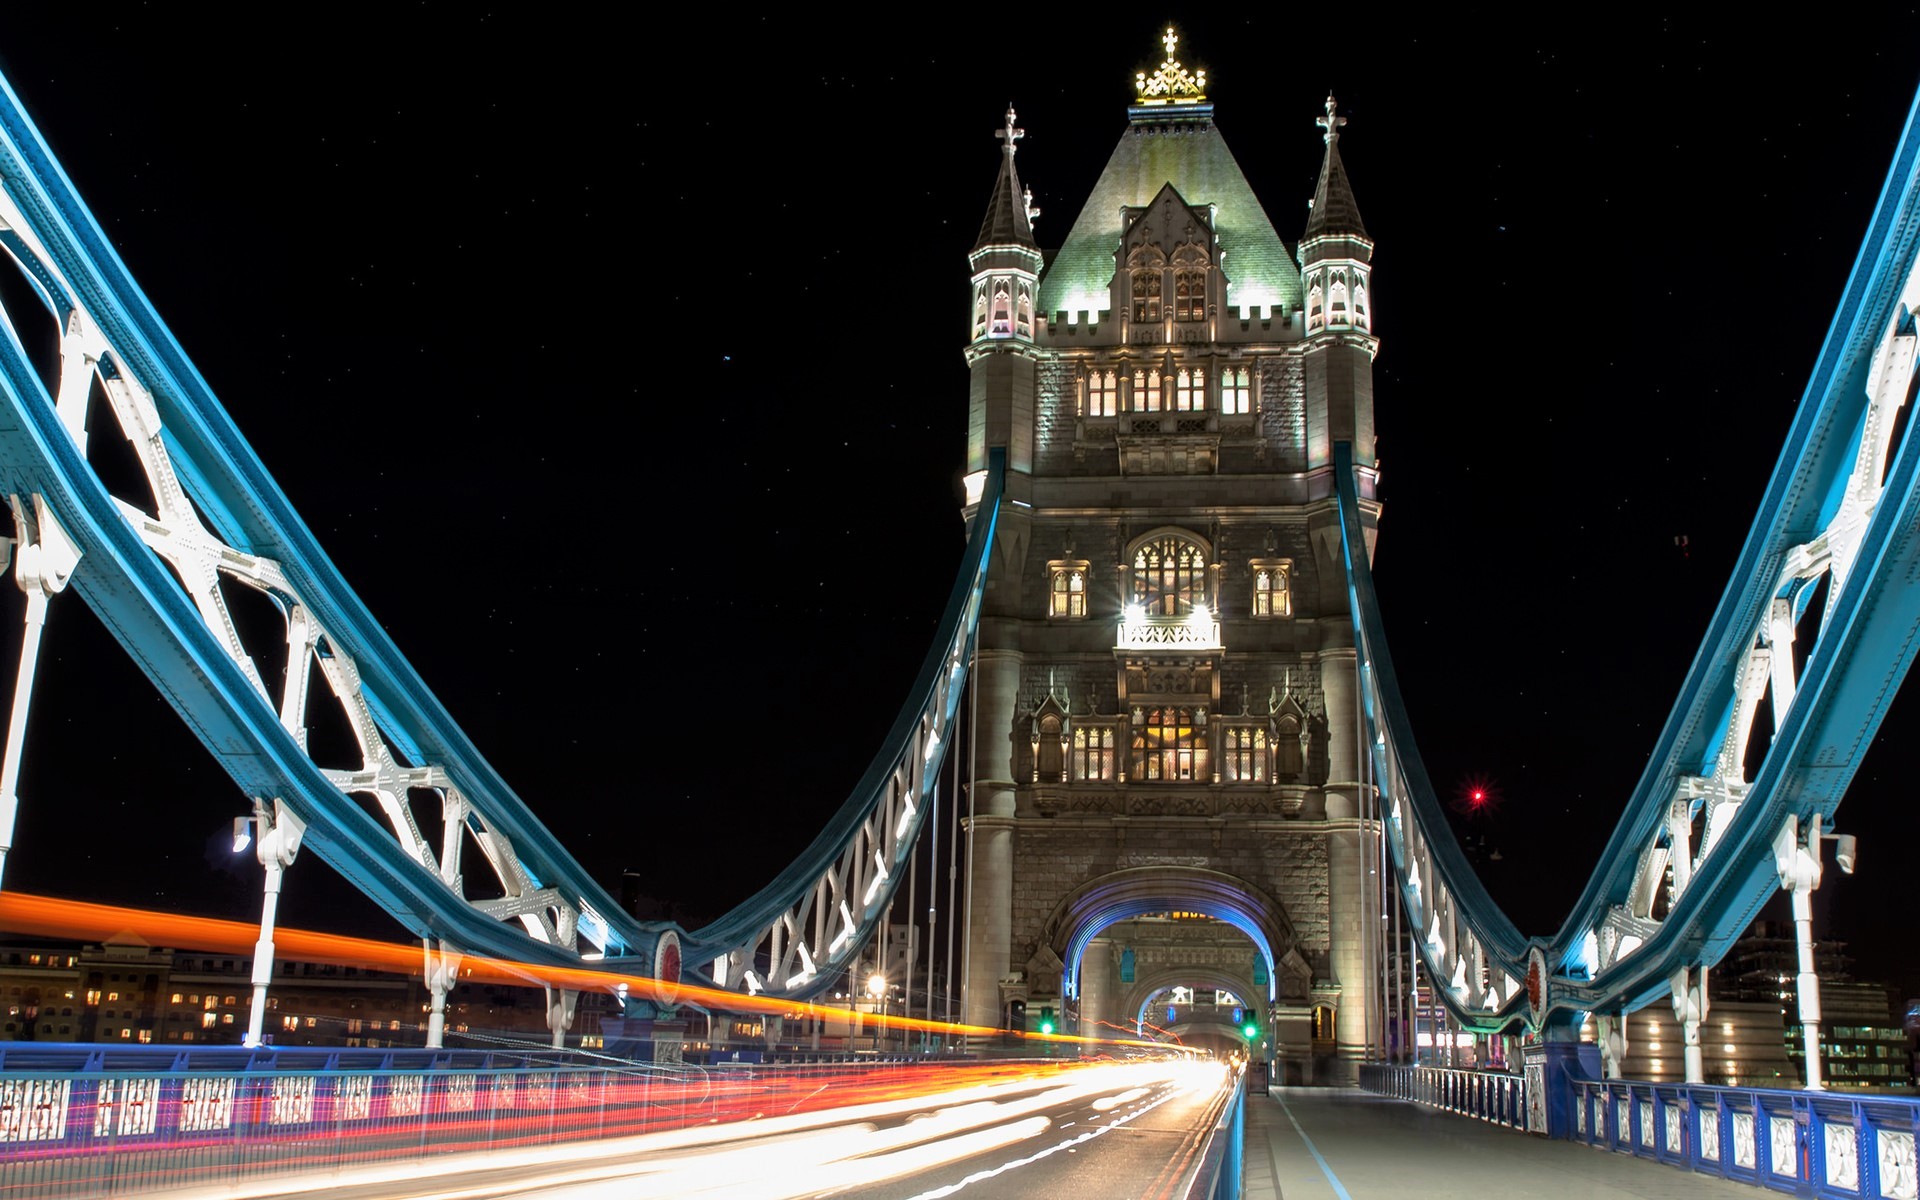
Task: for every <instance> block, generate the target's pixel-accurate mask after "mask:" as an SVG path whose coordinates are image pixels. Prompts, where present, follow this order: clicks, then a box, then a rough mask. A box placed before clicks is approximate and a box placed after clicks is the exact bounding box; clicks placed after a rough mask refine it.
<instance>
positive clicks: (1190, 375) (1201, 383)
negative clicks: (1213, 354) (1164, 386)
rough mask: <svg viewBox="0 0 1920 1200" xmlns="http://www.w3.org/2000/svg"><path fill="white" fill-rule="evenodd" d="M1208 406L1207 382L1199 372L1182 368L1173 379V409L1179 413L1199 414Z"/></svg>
mask: <svg viewBox="0 0 1920 1200" xmlns="http://www.w3.org/2000/svg"><path fill="white" fill-rule="evenodd" d="M1206 406H1207V380H1206V376H1204V375H1202V374H1201V373H1200V372H1199V371H1197V370H1196V371H1189V370H1188V369H1187V368H1185V367H1181V368H1180V370H1179V373H1178V374H1176V375H1175V376H1174V377H1173V407H1174V409H1175V410H1176V411H1178V412H1199V411H1201V410H1202V409H1204V408H1206Z"/></svg>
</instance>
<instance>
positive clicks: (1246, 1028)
mask: <svg viewBox="0 0 1920 1200" xmlns="http://www.w3.org/2000/svg"><path fill="white" fill-rule="evenodd" d="M1240 1032H1241V1033H1243V1034H1245V1035H1246V1037H1247V1040H1248V1041H1250V1042H1251V1041H1253V1040H1254V1039H1256V1038H1258V1037H1259V1036H1260V1022H1258V1021H1248V1022H1247V1023H1246V1024H1245V1025H1242V1026H1241V1027H1240Z"/></svg>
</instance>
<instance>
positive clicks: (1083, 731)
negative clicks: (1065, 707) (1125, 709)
mask: <svg viewBox="0 0 1920 1200" xmlns="http://www.w3.org/2000/svg"><path fill="white" fill-rule="evenodd" d="M1114 745H1115V738H1114V730H1113V726H1111V725H1089V724H1087V723H1085V722H1084V721H1080V720H1079V719H1078V718H1076V719H1075V723H1074V727H1073V750H1072V764H1071V766H1072V770H1073V779H1074V780H1075V781H1076V782H1111V781H1112V780H1113V768H1114V760H1113V751H1114Z"/></svg>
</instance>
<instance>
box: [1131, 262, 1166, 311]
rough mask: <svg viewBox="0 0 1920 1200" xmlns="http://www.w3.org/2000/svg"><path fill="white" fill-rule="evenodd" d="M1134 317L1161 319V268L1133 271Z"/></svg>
mask: <svg viewBox="0 0 1920 1200" xmlns="http://www.w3.org/2000/svg"><path fill="white" fill-rule="evenodd" d="M1133 319H1134V320H1136V321H1158V320H1159V319H1160V269H1159V268H1158V267H1148V268H1144V269H1142V270H1138V271H1135V272H1134V273H1133Z"/></svg>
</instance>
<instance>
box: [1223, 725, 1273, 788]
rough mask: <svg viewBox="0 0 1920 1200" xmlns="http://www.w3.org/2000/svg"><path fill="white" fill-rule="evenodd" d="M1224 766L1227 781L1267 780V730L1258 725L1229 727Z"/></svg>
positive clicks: (1259, 781) (1255, 781) (1257, 781)
mask: <svg viewBox="0 0 1920 1200" xmlns="http://www.w3.org/2000/svg"><path fill="white" fill-rule="evenodd" d="M1224 768H1225V775H1226V781H1227V782H1228V783H1265V782H1267V731H1266V730H1265V729H1264V728H1262V727H1261V726H1258V725H1240V726H1231V727H1229V728H1228V729H1227V730H1226V763H1225V764H1224Z"/></svg>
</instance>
